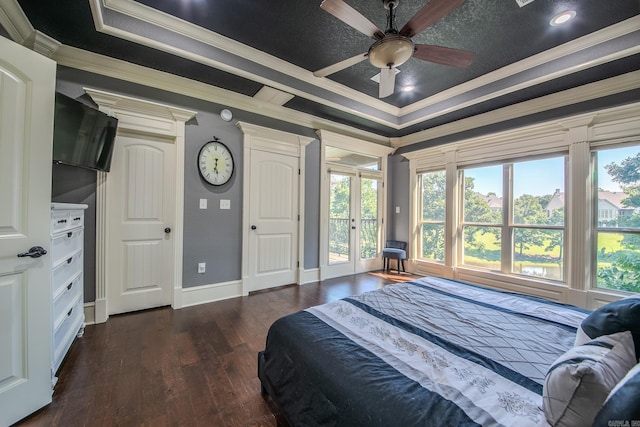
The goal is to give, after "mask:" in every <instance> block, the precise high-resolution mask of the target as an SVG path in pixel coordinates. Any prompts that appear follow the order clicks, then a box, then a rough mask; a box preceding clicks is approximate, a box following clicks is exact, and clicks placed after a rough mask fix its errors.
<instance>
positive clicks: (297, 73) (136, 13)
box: [90, 0, 400, 125]
mask: <svg viewBox="0 0 640 427" xmlns="http://www.w3.org/2000/svg"><path fill="white" fill-rule="evenodd" d="M100 2H101V0H90V4H91V9H92V13H93V14H94V15H96V14H100V15H101V14H102V7H101V5H100ZM102 3H103V4H104V7H105V8H108V9H110V10H113V11H115V12H118V13H121V14H124V15H127V16H130V17H131V18H134V19H137V20H140V21H143V22H147V23H149V24H151V25H155V26H158V27H161V28H163V29H167V30H169V31H172V32H174V33H176V34H179V35H183V36H186V37H189V38H191V39H193V40H196V41H198V42H201V43H205V44H208V45H210V46H213V47H215V48H217V49H220V50H224V51H225V52H229V53H231V54H233V55H236V56H238V57H241V58H251V61H253V62H255V63H258V64H261V65H264V66H266V67H268V68H271V69H273V70H276V71H278V72H280V73H283V74H286V75H288V76H290V77H293V78H295V79H298V80H300V81H303V82H305V83H309V84H311V85H314V86H317V87H320V88H322V89H325V90H328V91H331V92H333V93H336V94H339V95H342V96H347V97H349V98H350V99H353V100H354V101H356V102H360V103H363V104H366V105H368V106H371V107H373V108H375V109H377V110H379V111H382V112H384V113H387V114H392V115H394V116H397V115H398V113H399V110H400V109H399V108H398V107H394V106H392V105H390V104H388V103H386V102H383V101H381V100H379V99H378V98H374V97H371V96H368V95H365V94H363V93H362V92H359V91H356V90H353V89H351V88H349V87H347V86H344V85H341V84H339V83H336V82H334V81H332V80H330V79H327V78H325V77H315V76H314V75H313V73H312V72H311V71H308V70H305V69H304V68H301V67H298V66H295V65H293V64H291V63H289V62H286V61H283V60H282V59H279V58H276V57H274V56H272V55H269V54H267V53H265V52H263V51H260V50H257V49H254V48H252V47H249V46H247V45H244V44H242V43H239V42H237V41H235V40H233V39H230V38H228V37H225V36H223V35H221V34H218V33H215V32H213V31H210V30H207V29H205V28H202V27H199V26H197V25H194V24H192V23H190V22H187V21H184V20H182V19H180V18H177V17H175V16H172V15H169V14H166V13H164V12H161V11H159V10H157V9H153V8H151V7H148V6H146V5H142V4H140V3H137V2H135V1H133V0H102ZM94 21H98V19H95V18H94ZM99 21H100V23H101V27H100V28H98V27H97V28H96V29H97V30H98V31H101V32H105V33H108V34H111V31H113V32H114V34H112V35H115V36H117V37H120V38H123V39H125V40H130V41H134V42H137V43H141V42H142V38H141V37H139V36H138V35H136V34H134V33H131V32H129V31H126V30H124V29H121V28H116V27H112V26H108V25H106V24H105V23H104V19H103V18H102V17H100V18H99ZM141 44H144V45H146V46H150V47H154V48H156V49H160V50H164V51H169V52H171V53H173V54H175V55H178V56H182V57H187V56H188V59H192V56H193V55H192V54H191V53H190V52H185V51H182V50H181V51H177V50H176V49H175V48H173V47H172V46H168V45H166V44H164V43H161V42H158V41H156V40H148V39H146V42H145V43H141ZM194 60H195V59H194ZM198 62H202V61H200V60H199V61H198ZM208 62H215V64H216V65H214V66H215V67H216V68H219V69H221V70H224V71H228V72H232V73H234V74H237V75H241V76H243V77H247V78H251V79H252V80H256V81H260V82H261V83H264V84H268V85H269V86H273V87H278V88H279V89H281V90H284V91H286V92H290V93H294V92H297V93H298V96H301V97H304V98H309V97H310V95H309V94H307V93H302V92H300V91H298V90H296V89H294V88H290V87H287V86H285V85H282V84H280V83H278V82H274V81H267V80H266V79H264V78H262V77H260V76H256V75H254V74H252V73H248V72H246V71H244V70H241V69H238V68H236V67H232V66H229V65H227V64H224V63H221V62H217V61H211V60H208V61H207V63H208ZM208 65H211V64H208ZM258 79H259V80H258ZM313 100H314V101H315V102H320V103H323V104H326V103H327V101H326V100H324V99H320V98H316V97H314V99H313ZM332 107H334V108H340V109H344V106H341V105H338V104H336V105H335V106H334V105H332ZM352 111H353V110H352ZM367 118H368V119H371V118H370V117H368V116H367ZM389 125H395V123H389Z"/></svg>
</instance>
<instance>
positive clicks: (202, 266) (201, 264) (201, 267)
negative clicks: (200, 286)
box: [198, 262, 207, 274]
mask: <svg viewBox="0 0 640 427" xmlns="http://www.w3.org/2000/svg"><path fill="white" fill-rule="evenodd" d="M205 271H207V263H206V262H199V263H198V273H199V274H202V273H204V272H205Z"/></svg>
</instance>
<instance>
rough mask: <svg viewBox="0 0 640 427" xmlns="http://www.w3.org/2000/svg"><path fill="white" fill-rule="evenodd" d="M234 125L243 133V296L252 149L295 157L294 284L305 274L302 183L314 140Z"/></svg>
mask: <svg viewBox="0 0 640 427" xmlns="http://www.w3.org/2000/svg"><path fill="white" fill-rule="evenodd" d="M236 126H238V128H239V129H240V130H241V131H242V133H243V165H244V167H243V173H242V295H244V296H246V295H248V294H249V290H250V285H251V284H250V283H249V280H250V278H249V271H250V266H251V264H250V263H251V262H252V260H251V256H250V252H249V237H250V233H251V229H250V227H251V224H250V218H249V212H250V210H251V200H250V193H251V191H250V188H249V186H250V185H251V172H252V171H251V168H250V167H249V165H251V152H252V150H261V151H269V152H272V153H278V154H283V155H287V156H292V157H297V158H298V170H299V174H298V213H299V214H300V220H299V221H298V261H297V262H298V267H297V273H296V284H298V285H300V284H301V283H302V277H303V274H304V215H303V214H302V213H303V212H304V200H305V198H304V182H305V151H306V146H307V145H309V144H310V143H311V141H314V140H315V138H310V137H306V136H302V135H296V134H293V133H289V132H283V131H279V130H275V129H270V128H266V127H262V126H257V125H253V124H251V123H246V122H238V123H236Z"/></svg>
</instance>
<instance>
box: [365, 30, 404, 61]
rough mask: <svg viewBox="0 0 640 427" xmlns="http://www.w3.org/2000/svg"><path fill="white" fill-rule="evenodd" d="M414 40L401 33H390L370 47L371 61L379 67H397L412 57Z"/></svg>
mask: <svg viewBox="0 0 640 427" xmlns="http://www.w3.org/2000/svg"><path fill="white" fill-rule="evenodd" d="M414 50H415V47H414V44H413V41H412V40H411V39H410V38H409V37H405V36H403V35H400V34H394V33H388V34H385V36H384V38H382V39H380V40H378V41H376V42H375V43H374V44H372V45H371V47H370V48H369V53H368V55H369V62H371V65H373V66H374V67H378V68H389V67H392V66H393V67H397V66H399V65H402V64H404V63H405V62H407V61H408V60H409V58H411V56H412V55H413V52H414Z"/></svg>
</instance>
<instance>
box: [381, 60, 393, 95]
mask: <svg viewBox="0 0 640 427" xmlns="http://www.w3.org/2000/svg"><path fill="white" fill-rule="evenodd" d="M395 85H396V69H395V68H394V67H389V68H382V69H381V70H380V87H379V90H378V97H379V98H386V97H387V96H389V95H391V94H393V90H394V88H395Z"/></svg>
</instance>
